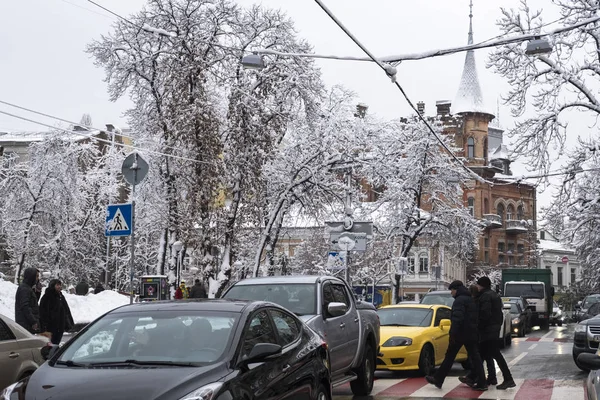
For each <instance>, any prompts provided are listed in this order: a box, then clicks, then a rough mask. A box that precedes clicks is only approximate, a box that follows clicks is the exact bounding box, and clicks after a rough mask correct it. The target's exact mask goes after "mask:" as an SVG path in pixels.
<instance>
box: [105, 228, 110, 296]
mask: <svg viewBox="0 0 600 400" xmlns="http://www.w3.org/2000/svg"><path fill="white" fill-rule="evenodd" d="M109 266H110V236H107V237H106V266H105V267H104V288H105V289H106V288H107V287H108V268H109Z"/></svg>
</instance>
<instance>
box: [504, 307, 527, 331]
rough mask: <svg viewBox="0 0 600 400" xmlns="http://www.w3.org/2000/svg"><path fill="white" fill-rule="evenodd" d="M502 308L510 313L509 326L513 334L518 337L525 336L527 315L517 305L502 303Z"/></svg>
mask: <svg viewBox="0 0 600 400" xmlns="http://www.w3.org/2000/svg"><path fill="white" fill-rule="evenodd" d="M504 307H505V308H506V309H508V310H509V312H510V326H511V331H512V333H513V334H515V335H517V336H518V337H523V336H525V332H526V331H527V316H526V315H527V314H526V313H525V312H524V311H523V309H522V308H521V305H520V304H519V303H504Z"/></svg>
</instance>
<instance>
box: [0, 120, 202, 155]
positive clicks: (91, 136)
mask: <svg viewBox="0 0 600 400" xmlns="http://www.w3.org/2000/svg"><path fill="white" fill-rule="evenodd" d="M0 114H4V115H7V116H9V117H13V118H17V119H20V120H23V121H27V122H31V123H33V124H37V125H41V126H45V127H47V128H50V129H56V130H59V131H61V132H65V133H69V134H72V135H76V136H80V137H83V138H86V139H90V140H93V141H96V142H101V143H107V144H111V145H115V146H117V147H119V146H120V147H124V148H128V149H131V150H137V151H142V152H144V153H148V154H154V155H159V156H165V157H170V158H173V159H177V160H183V161H190V162H194V163H198V164H208V165H212V163H211V162H208V161H201V160H195V159H193V158H189V157H182V156H176V155H173V154H167V153H161V152H160V151H155V150H149V149H145V148H142V147H137V146H133V145H130V144H125V143H116V142H113V141H111V140H106V139H102V138H98V137H95V136H93V135H90V134H85V133H83V132H78V131H71V130H69V129H64V128H60V127H56V126H52V125H49V124H45V123H43V122H39V121H36V120H33V119H31V118H27V117H22V116H20V115H16V114H12V113H9V112H6V111H2V110H0Z"/></svg>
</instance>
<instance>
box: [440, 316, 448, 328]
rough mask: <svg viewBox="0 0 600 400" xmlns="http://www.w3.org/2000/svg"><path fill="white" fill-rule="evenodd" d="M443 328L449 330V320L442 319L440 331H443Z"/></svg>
mask: <svg viewBox="0 0 600 400" xmlns="http://www.w3.org/2000/svg"><path fill="white" fill-rule="evenodd" d="M445 328H448V329H450V320H449V319H443V320H441V321H440V329H441V330H444V329H445Z"/></svg>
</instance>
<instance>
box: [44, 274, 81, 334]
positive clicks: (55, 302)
mask: <svg viewBox="0 0 600 400" xmlns="http://www.w3.org/2000/svg"><path fill="white" fill-rule="evenodd" d="M40 323H41V325H42V331H44V332H50V333H51V334H52V339H51V340H50V341H51V342H52V343H54V344H60V340H61V339H62V336H63V334H64V333H65V331H68V330H69V329H71V328H72V327H73V325H75V323H74V321H73V316H72V315H71V310H70V309H69V305H68V304H67V300H66V299H65V297H64V296H63V295H62V282H61V281H59V280H58V279H52V280H51V281H50V283H49V284H48V287H47V288H46V292H45V293H44V296H43V297H42V300H41V301H40Z"/></svg>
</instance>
